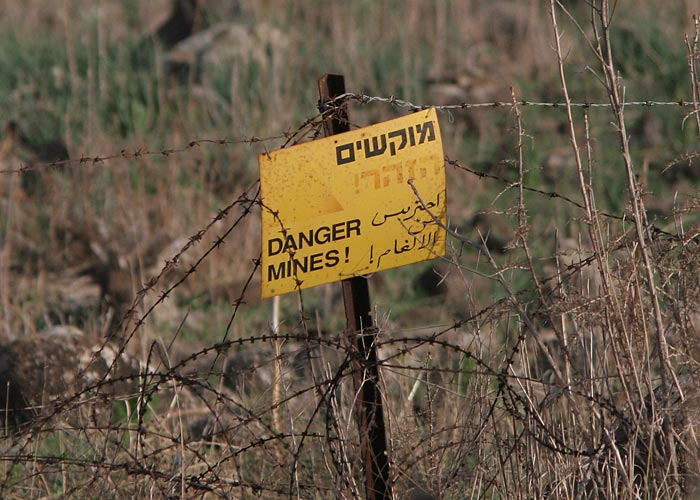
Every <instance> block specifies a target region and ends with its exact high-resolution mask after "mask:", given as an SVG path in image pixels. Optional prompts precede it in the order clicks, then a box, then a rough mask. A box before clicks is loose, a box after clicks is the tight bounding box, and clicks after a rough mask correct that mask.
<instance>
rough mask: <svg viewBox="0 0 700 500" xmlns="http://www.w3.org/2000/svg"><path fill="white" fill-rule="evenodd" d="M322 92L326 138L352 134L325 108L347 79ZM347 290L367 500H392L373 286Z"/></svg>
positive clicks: (323, 86) (339, 113) (360, 283)
mask: <svg viewBox="0 0 700 500" xmlns="http://www.w3.org/2000/svg"><path fill="white" fill-rule="evenodd" d="M318 90H319V96H320V102H319V109H320V111H321V112H323V113H326V112H327V113H328V115H327V116H326V117H325V119H324V122H323V126H324V129H325V135H326V136H330V135H334V134H339V133H342V132H347V131H348V130H350V127H349V123H348V114H347V109H346V107H345V106H340V107H338V108H326V107H325V103H327V102H328V101H330V100H332V99H334V98H336V97H338V96H340V95H342V94H344V93H345V78H344V77H343V76H342V75H325V76H323V77H322V78H321V79H320V80H319V81H318ZM330 111H333V112H332V113H331V112H330ZM329 175H332V173H329ZM342 286H343V301H344V303H345V317H346V319H347V325H348V338H349V340H350V343H351V345H352V347H353V350H354V351H355V353H356V359H355V360H354V362H353V374H354V377H353V381H354V385H355V391H356V393H357V406H356V416H357V420H358V427H359V432H360V447H361V454H362V463H363V466H364V469H365V478H366V481H365V491H366V495H367V499H368V500H391V498H392V495H391V483H390V479H389V456H388V453H387V443H386V429H385V427H384V410H383V406H382V395H381V393H380V391H379V369H378V366H377V349H376V344H375V340H376V336H377V328H376V326H375V325H374V322H373V320H372V315H371V310H372V306H371V303H370V299H369V286H368V284H367V280H366V279H365V278H362V277H358V278H350V279H347V280H343V281H342Z"/></svg>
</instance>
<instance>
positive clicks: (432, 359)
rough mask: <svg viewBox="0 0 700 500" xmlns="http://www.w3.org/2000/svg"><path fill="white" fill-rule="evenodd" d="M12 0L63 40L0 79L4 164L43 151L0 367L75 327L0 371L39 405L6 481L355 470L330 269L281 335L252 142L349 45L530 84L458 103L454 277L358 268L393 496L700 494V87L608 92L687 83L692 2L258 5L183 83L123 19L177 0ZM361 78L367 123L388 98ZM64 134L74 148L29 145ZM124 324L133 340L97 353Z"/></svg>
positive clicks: (438, 74) (107, 489)
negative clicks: (376, 357)
mask: <svg viewBox="0 0 700 500" xmlns="http://www.w3.org/2000/svg"><path fill="white" fill-rule="evenodd" d="M6 3H7V5H6V10H5V15H4V16H3V18H2V20H0V28H1V29H2V30H3V31H6V32H10V31H11V32H12V33H13V36H15V37H16V38H17V39H18V40H19V41H20V42H21V43H20V44H19V45H12V44H11V43H10V42H7V43H8V47H14V48H15V50H19V49H17V48H16V47H18V46H19V47H21V46H22V44H30V43H31V41H32V39H33V37H34V35H35V34H36V33H41V34H42V35H45V36H46V37H47V39H48V40H50V41H51V42H52V43H55V44H58V46H59V47H60V49H59V50H58V51H57V52H55V54H62V55H61V57H62V58H61V59H60V60H57V61H54V62H53V63H52V64H53V66H51V65H49V66H50V67H47V68H46V71H45V74H41V75H37V74H32V73H31V72H30V71H29V70H27V71H25V73H22V74H23V75H24V76H26V77H27V80H26V81H22V82H18V83H16V85H14V87H12V94H11V95H10V96H9V97H6V98H5V99H4V100H1V101H0V102H1V103H3V104H2V106H3V110H2V111H3V113H6V114H7V116H8V120H9V119H12V120H15V121H17V123H18V124H19V125H20V128H21V130H22V132H23V133H24V134H25V135H26V136H28V137H25V139H24V140H20V141H18V142H15V143H13V144H11V145H10V146H11V147H9V149H7V148H5V147H4V146H0V151H2V155H3V156H2V158H0V170H18V169H21V167H22V165H28V166H29V168H28V169H27V170H28V171H23V172H22V173H20V174H7V173H3V174H0V228H1V230H2V232H1V233H0V242H2V248H0V252H1V253H0V329H1V331H2V338H3V342H1V343H0V344H1V345H0V374H2V373H3V372H4V371H5V370H6V369H7V367H10V366H15V365H21V364H22V362H23V361H22V360H21V359H19V357H18V359H17V360H13V362H12V363H10V362H9V361H8V359H7V356H8V355H11V353H15V352H20V351H21V352H24V351H22V349H20V347H21V346H27V345H35V344H32V342H39V343H43V344H42V345H43V347H45V348H47V349H49V350H51V348H50V346H51V345H53V344H52V342H55V341H56V337H50V339H47V337H45V336H46V335H52V334H51V333H50V332H48V331H46V328H47V327H49V326H52V325H56V324H61V325H66V324H68V325H76V326H79V327H80V328H81V329H82V330H84V331H85V337H86V338H85V339H84V341H82V340H81V342H83V343H82V344H81V345H83V346H87V351H85V352H86V354H85V353H84V354H83V355H81V356H78V358H80V359H77V360H75V361H71V363H72V364H73V365H76V366H70V367H66V366H65V365H64V364H62V363H61V362H58V361H56V360H54V361H55V362H49V361H50V359H49V358H50V357H48V356H47V357H46V362H45V361H44V358H43V357H42V358H41V359H31V357H29V359H30V360H31V363H26V364H25V365H24V366H25V368H26V369H31V370H32V374H33V375H34V376H33V377H31V378H30V377H26V381H25V382H26V383H25V384H24V385H22V382H21V380H22V378H21V377H20V378H19V379H18V378H16V375H15V379H14V381H13V384H12V387H10V392H9V393H8V392H7V391H5V395H6V396H7V397H6V402H5V405H4V406H5V409H6V410H18V407H19V406H21V405H22V401H24V403H25V404H28V405H31V406H32V408H31V411H30V414H31V418H29V419H28V420H25V419H24V417H25V415H26V414H23V419H19V420H20V421H15V420H14V419H13V418H12V415H14V413H12V412H10V411H3V412H0V414H1V415H3V416H4V417H5V433H4V437H3V438H2V439H0V497H3V498H95V497H105V498H142V497H148V498H259V497H262V498H284V497H286V498H293V497H296V498H362V497H363V496H364V483H363V481H364V478H363V468H362V464H361V463H359V459H358V457H359V450H358V447H359V442H360V440H359V437H358V435H357V432H358V431H357V423H356V421H355V415H354V412H353V407H354V402H355V394H354V390H353V385H352V373H351V367H352V366H353V364H352V363H351V360H352V358H353V355H354V354H353V352H352V350H351V349H350V348H349V347H348V344H347V342H346V339H345V338H344V332H343V319H342V317H341V315H340V311H341V310H342V305H341V304H340V298H339V296H338V291H337V289H336V288H337V287H336V286H332V285H329V286H324V287H319V288H318V289H315V290H309V291H304V292H303V293H301V294H299V295H290V296H286V297H284V298H283V299H282V308H281V317H282V322H281V326H280V330H279V335H278V336H277V337H276V338H274V337H275V336H274V335H272V329H271V327H270V325H269V316H270V315H269V311H268V309H269V304H268V303H266V302H260V301H259V299H258V294H259V291H258V286H259V285H258V282H259V277H258V272H256V266H255V261H256V260H257V258H258V255H259V247H260V241H259V238H260V235H259V233H260V227H259V224H260V223H259V210H260V209H259V207H258V204H259V200H258V198H257V182H256V178H257V170H256V169H257V166H256V156H255V155H256V153H258V152H262V151H265V150H269V149H274V148H277V147H279V146H281V145H282V144H284V143H285V142H293V141H294V140H308V139H310V138H312V137H313V136H314V135H315V134H318V133H319V123H320V122H319V121H318V116H315V106H316V99H317V97H316V95H315V92H316V90H315V88H316V87H315V81H316V78H317V77H319V76H320V74H321V73H323V72H327V71H328V72H330V71H338V72H343V73H345V74H346V75H347V76H348V79H347V86H348V88H349V89H350V90H353V91H357V92H364V93H366V94H368V95H383V96H387V95H390V94H395V95H397V96H398V97H401V98H405V99H408V100H410V101H414V102H418V103H423V102H427V103H429V104H446V103H455V102H460V101H467V102H480V101H493V100H498V101H504V102H508V103H512V104H513V105H512V106H508V107H506V106H500V107H492V108H480V109H476V108H472V109H465V110H454V111H450V112H449V113H448V112H442V114H441V118H440V119H441V127H442V129H443V133H444V142H445V144H446V154H447V156H448V158H449V159H450V161H449V162H448V179H449V187H448V195H449V203H450V207H449V212H450V228H451V229H455V231H456V233H457V234H453V235H452V236H451V237H450V240H449V244H450V251H449V255H448V257H447V258H446V259H444V260H443V261H442V262H440V263H439V265H436V266H435V269H434V271H436V272H439V273H441V274H442V275H445V279H444V283H445V284H444V285H442V286H443V288H442V289H441V288H439V287H437V286H436V285H435V283H434V281H435V280H430V279H428V278H426V276H427V277H431V276H432V274H431V273H432V271H431V269H428V267H427V266H422V267H421V266H417V267H416V268H415V269H419V270H420V271H421V272H423V271H426V274H423V275H422V276H423V280H419V279H418V278H417V276H416V275H417V274H418V271H416V270H414V269H402V270H397V271H392V272H387V273H384V274H383V275H382V276H374V277H372V278H371V283H372V289H373V295H374V299H375V303H376V306H375V307H376V309H375V311H374V316H375V317H376V318H377V322H378V324H379V326H380V336H379V345H378V348H379V353H380V357H381V372H382V386H383V391H384V397H385V403H386V419H387V422H388V429H389V431H388V432H389V434H388V438H389V442H390V457H389V458H390V462H391V477H392V481H393V488H394V492H395V496H396V498H407V497H409V496H410V495H418V492H423V493H426V494H427V493H430V494H431V495H433V496H434V497H435V498H442V499H462V498H517V499H526V498H551V499H554V498H571V499H581V498H591V499H593V498H600V499H602V498H630V499H632V498H645V499H646V498H649V499H651V498H700V490H699V488H700V486H699V483H700V481H699V480H698V474H700V470H699V468H698V451H697V441H696V432H697V422H696V420H697V417H696V414H697V401H696V393H697V363H698V356H699V355H700V354H699V351H698V348H697V339H698V328H700V306H699V305H698V304H700V281H699V280H698V276H699V274H698V272H699V271H700V258H699V257H698V256H699V255H700V252H698V248H697V247H698V245H699V244H700V239H699V238H700V230H699V229H698V227H699V226H698V225H697V224H698V221H699V220H700V218H699V217H698V212H697V209H698V207H699V206H700V203H699V200H700V198H699V197H698V188H697V179H698V177H697V172H696V170H697V161H696V160H697V158H696V157H697V139H698V137H700V131H699V130H698V127H700V122H698V121H697V120H696V118H697V116H698V114H697V109H698V108H697V106H695V107H693V106H683V107H681V106H676V107H672V106H663V107H662V106H656V107H645V108H641V107H628V108H624V109H622V108H620V107H619V104H620V102H623V101H625V100H629V99H627V98H626V97H625V92H629V93H630V94H633V98H635V99H636V98H639V99H644V100H646V99H650V100H658V101H675V100H678V99H681V98H682V99H685V100H691V97H692V96H693V95H695V97H696V98H697V92H696V93H695V94H693V93H692V92H691V89H692V85H691V83H690V82H695V85H696V86H697V82H698V75H697V72H696V69H695V68H697V62H698V54H699V52H700V49H699V48H698V42H697V40H698V34H697V31H696V30H697V24H694V23H693V22H692V18H691V15H690V14H691V13H693V12H699V11H700V6H699V5H697V4H696V2H694V1H690V0H688V1H686V2H677V3H675V4H673V5H672V6H667V5H665V4H664V8H659V4H658V2H651V1H649V2H642V3H641V4H636V3H635V4H634V6H633V5H632V3H631V2H625V1H620V2H618V3H617V4H616V5H617V7H616V9H617V10H616V13H615V15H614V16H613V17H612V19H613V21H612V24H611V25H610V31H609V32H608V31H606V30H607V29H608V26H607V24H606V22H607V21H606V20H607V19H608V17H607V16H605V15H603V16H602V17H601V16H600V15H599V12H598V9H600V10H604V9H605V8H607V7H609V5H608V2H607V0H602V1H599V2H594V3H595V8H594V9H592V10H591V8H590V7H587V5H586V4H585V2H569V3H571V5H570V6H569V8H571V9H572V10H571V18H569V17H568V15H567V13H566V11H565V10H564V9H563V8H562V6H561V5H559V4H558V3H557V2H553V3H552V5H551V10H550V7H549V6H543V5H542V4H541V2H537V1H534V0H533V1H529V2H515V1H513V2H502V3H498V4H493V5H492V4H491V3H486V2H477V1H474V0H464V1H455V2H438V3H429V2H422V1H419V0H408V1H405V2H398V1H397V2H392V1H386V2H370V1H366V2H364V1H363V2H357V3H353V4H352V5H350V4H351V3H350V2H346V3H335V2H332V3H328V4H326V3H324V4H323V5H319V4H318V2H313V1H311V0H308V1H307V0H303V1H299V2H285V1H278V0H269V1H261V2H252V1H251V2H241V3H242V9H243V12H244V17H243V18H240V19H237V20H236V21H235V23H236V25H235V29H233V28H232V29H230V30H228V31H226V34H225V35H222V36H223V38H222V40H224V42H222V43H221V44H220V45H219V46H218V47H216V48H215V49H213V50H212V51H211V52H210V53H209V55H208V56H205V57H204V58H203V59H202V60H201V61H200V62H201V65H202V66H201V68H202V71H201V73H198V74H195V73H194V72H191V73H190V74H188V75H187V76H186V78H185V81H182V80H178V79H177V78H175V77H173V76H168V75H167V74H166V72H165V71H164V70H160V69H157V68H158V67H155V68H150V69H148V70H145V71H144V72H139V71H140V70H139V71H137V70H138V67H131V66H130V63H129V62H128V60H127V58H126V56H125V54H126V53H125V52H119V50H117V48H115V47H116V46H117V44H122V46H125V47H132V46H134V45H136V43H137V42H138V40H139V37H140V34H141V33H144V32H145V31H146V30H147V29H148V27H149V26H151V24H152V23H155V22H156V17H157V16H162V14H163V10H162V8H161V4H163V5H164V4H166V3H167V2H152V3H149V4H148V5H147V6H145V4H144V5H143V6H142V5H140V3H134V4H133V5H136V4H138V5H139V8H137V9H130V8H129V6H130V5H131V4H130V3H129V2H116V1H107V0H103V1H102V2H98V3H94V2H82V1H78V0H67V1H66V2H63V3H61V5H60V6H59V7H56V8H49V2H47V1H42V0H26V1H25V2H21V5H20V3H18V2H6ZM202 3H203V5H204V6H205V10H204V12H205V13H206V14H207V15H208V16H210V17H209V18H208V19H209V22H212V23H213V22H217V21H220V20H227V19H229V18H228V17H227V16H230V15H231V12H230V11H229V10H227V7H223V6H221V5H220V4H218V3H217V2H207V1H206V0H204V1H203V2H202ZM50 5H51V6H52V7H54V5H53V3H50ZM567 5H568V3H567ZM131 12H133V13H135V14H134V15H133V16H132V18H129V13H131ZM622 13H624V14H625V15H624V16H623V15H622ZM591 16H592V19H593V21H592V22H591ZM368 20H369V21H368ZM577 23H578V25H579V26H577ZM694 30H695V31H694ZM640 32H643V33H646V34H647V35H648V36H635V33H637V34H639V33H640ZM680 33H687V34H688V39H687V42H684V40H683V36H682V34H680ZM557 40H559V44H557V43H556V41H557ZM684 43H686V44H687V47H686V46H685V45H684ZM673 44H675V45H673ZM608 47H611V53H608V52H607V48H608ZM686 51H687V53H686ZM86 54H87V55H86ZM678 54H681V56H680V59H681V61H680V62H679V61H677V60H675V59H673V58H674V57H676V59H677V56H678ZM18 57H19V56H18ZM159 57H161V55H159ZM25 60H26V61H27V64H30V63H31V58H30V57H29V56H27V57H26V58H25ZM0 62H1V60H0ZM689 62H690V63H691V64H689ZM667 63H668V64H667ZM120 64H123V65H124V66H125V67H128V68H131V70H132V72H131V73H130V74H125V72H124V71H120V70H119V69H118V68H119V65H120ZM587 67H588V68H589V69H586V68H587ZM115 68H116V69H115ZM678 68H680V70H678ZM18 72H19V68H18ZM39 76H43V77H45V78H46V79H49V80H50V83H51V85H50V86H45V85H42V81H41V79H40V78H39ZM672 77H677V78H679V79H682V80H678V81H674V80H673V79H672ZM129 82H132V83H133V82H139V85H140V86H139V87H133V88H132V87H129ZM222 82H223V83H222ZM0 85H5V84H4V83H3V81H2V80H0ZM47 89H52V91H53V92H55V93H56V94H55V95H51V94H48V93H47V92H48V91H49V90H47ZM686 89H688V90H687V91H686ZM140 92H142V93H140ZM521 99H527V100H529V101H538V100H541V101H553V102H558V103H559V104H560V105H559V106H558V107H556V108H547V109H544V110H543V109H540V108H536V107H533V106H523V105H521V104H519V102H520V100H521ZM570 101H573V102H579V103H580V102H586V101H597V102H610V103H611V107H610V108H592V109H586V110H581V109H579V108H571V109H570V108H569V107H568V106H567V105H568V104H569V103H570ZM349 105H350V106H351V107H352V109H351V117H352V121H353V124H356V125H360V124H363V125H364V124H368V123H371V122H372V121H375V120H380V119H384V118H389V117H391V116H394V115H396V114H397V113H402V112H403V110H401V109H398V108H396V107H392V106H388V105H384V104H380V103H373V104H364V105H361V104H358V103H357V102H356V101H350V102H349ZM567 111H568V112H567ZM56 117H58V118H56ZM309 117H311V118H312V120H311V121H310V122H306V125H304V126H302V125H301V124H302V123H305V121H306V120H307V118H309ZM44 119H45V120H46V121H45V122H44V121H43V120H44ZM56 123H59V125H56ZM611 123H612V125H611ZM297 127H301V128H300V129H299V130H297ZM50 132H56V133H57V136H56V137H55V138H57V139H60V140H61V141H62V142H64V143H65V144H66V146H67V147H68V151H69V153H70V156H71V158H72V159H73V161H71V162H68V163H67V164H65V165H62V166H61V167H60V168H54V167H52V166H51V165H49V164H46V163H42V160H41V159H37V158H38V156H37V155H39V154H40V153H39V152H38V147H37V142H46V141H45V139H46V137H45V136H42V134H49V133H50ZM293 134H295V135H293ZM49 135H50V134H49ZM251 136H255V137H258V138H270V137H274V138H272V139H262V140H255V141H253V142H252V143H251V142H250V141H241V140H240V139H241V138H244V137H248V138H250V137H251ZM39 139H42V140H41V141H39ZM202 139H205V140H208V139H212V140H213V142H206V141H204V142H197V143H196V144H195V145H192V146H189V144H190V142H191V141H199V140H202ZM222 139H223V140H222ZM3 144H5V143H3ZM175 150H177V151H175ZM162 151H165V152H166V154H163V153H162ZM112 155H114V156H115V157H114V158H112V157H111V156H112ZM107 156H109V157H110V158H109V159H100V160H99V161H94V159H95V158H102V157H107ZM81 157H83V158H85V159H86V161H79V159H80V158H81ZM678 158H685V160H681V161H679V160H678ZM54 159H55V158H54ZM44 161H46V160H44ZM667 166H670V168H668V169H667V170H665V171H664V169H665V168H666V167H667ZM23 170H24V169H23ZM32 172H34V173H36V172H40V173H41V175H40V176H38V179H39V180H38V182H39V183H40V184H39V187H40V190H39V191H34V192H31V191H30V190H28V189H27V179H33V177H31V175H32V174H31V173H32ZM431 281H432V282H433V283H432V284H429V283H430V282H431ZM426 283H428V284H426ZM125 314H126V319H125V321H123V322H122V321H121V320H122V318H123V317H124V315H125ZM53 332H54V333H55V330H53ZM42 336H44V337H42ZM81 338H82V337H81ZM25 339H28V340H25ZM42 339H44V340H42ZM11 340H17V343H15V344H11V343H10V341H11ZM8 346H12V347H11V348H10V347H8ZM17 346H20V347H17ZM25 350H26V349H25ZM122 350H123V352H124V354H125V355H129V356H130V358H129V359H131V360H132V361H133V364H132V365H130V369H129V370H125V371H119V372H118V374H117V371H116V370H115V369H105V366H103V365H104V363H107V364H109V361H110V360H111V359H112V357H113V356H114V353H118V352H120V351H122ZM53 352H54V353H59V354H60V352H61V350H60V349H54V350H53ZM81 352H82V351H81ZM8 353H10V354H8ZM62 357H67V356H62ZM63 361H64V362H65V360H63ZM86 367H87V368H89V369H85V370H83V371H82V372H81V374H82V375H81V376H82V378H78V379H75V380H79V383H78V382H76V383H75V385H71V384H70V383H69V384H68V385H71V388H70V389H69V390H67V391H66V390H65V387H63V385H65V384H64V382H65V380H69V382H70V381H71V380H74V379H72V378H70V377H68V378H65V377H66V373H71V374H72V371H71V370H75V369H77V368H80V369H84V368H86ZM116 367H117V365H115V366H114V367H112V368H116ZM17 370H20V369H19V368H18V369H17ZM280 371H281V374H280ZM96 373H97V374H96ZM86 374H88V375H89V376H87V375H86ZM18 380H19V381H18ZM41 380H45V381H47V383H40V381H41ZM275 380H278V381H279V383H277V384H276V383H275ZM48 381H52V382H56V381H58V382H60V383H48ZM30 382H31V383H30ZM62 384H63V385H62ZM13 387H14V389H13ZM37 388H38V389H37ZM13 390H23V391H31V392H32V394H31V396H30V395H28V394H29V393H28V392H27V393H26V394H25V399H24V400H20V402H19V403H17V401H15V400H14V399H13V398H14V394H16V393H14V392H12V391H13ZM0 393H2V391H0Z"/></svg>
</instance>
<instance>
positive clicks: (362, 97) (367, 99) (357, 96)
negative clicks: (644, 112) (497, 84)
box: [326, 92, 699, 111]
mask: <svg viewBox="0 0 700 500" xmlns="http://www.w3.org/2000/svg"><path fill="white" fill-rule="evenodd" d="M347 101H357V102H359V103H361V104H370V103H374V102H379V103H384V104H390V105H392V106H396V107H398V108H404V109H410V110H412V111H420V110H423V109H437V110H443V111H451V110H458V109H473V108H509V107H513V106H532V107H544V108H562V109H564V108H566V103H564V102H560V101H552V102H545V101H528V100H516V101H490V102H459V103H455V104H416V103H413V102H410V101H407V100H405V99H401V98H399V97H396V96H393V95H391V96H388V97H382V96H371V95H367V94H362V93H355V92H346V93H345V94H341V95H339V96H338V97H336V98H334V99H332V100H330V101H328V102H327V103H326V105H329V106H339V105H342V104H343V103H345V102H347ZM698 105H699V103H697V102H694V101H692V100H691V101H686V100H684V99H681V100H679V101H654V100H645V101H628V102H625V103H623V107H654V106H673V107H694V108H697V107H698ZM571 106H573V107H575V108H583V109H591V108H610V107H611V106H612V105H611V104H610V103H609V102H572V103H571Z"/></svg>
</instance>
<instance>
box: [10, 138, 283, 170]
mask: <svg viewBox="0 0 700 500" xmlns="http://www.w3.org/2000/svg"><path fill="white" fill-rule="evenodd" d="M295 134H296V132H294V133H291V132H285V133H282V134H278V135H273V136H269V137H256V136H251V137H243V138H240V139H227V138H222V139H195V140H192V141H189V142H187V143H186V144H185V145H184V146H175V147H171V148H164V149H148V148H145V147H144V148H134V149H126V148H124V149H121V150H120V151H119V152H118V153H110V154H106V155H95V156H89V155H81V156H80V158H70V159H66V160H56V161H50V162H32V163H26V162H21V163H20V164H19V167H17V168H4V169H0V174H22V173H24V172H28V171H30V170H38V169H49V168H60V167H64V166H68V165H86V166H95V165H98V164H101V163H104V162H107V161H110V160H117V159H126V160H137V159H140V158H147V157H165V158H167V157H169V156H171V155H175V154H180V153H185V152H187V151H191V150H193V149H195V148H197V147H199V146H202V145H216V146H230V145H238V144H250V145H253V144H258V143H265V142H270V141H274V140H282V139H286V140H289V139H290V138H291V137H294V135H295Z"/></svg>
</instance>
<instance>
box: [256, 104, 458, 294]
mask: <svg viewBox="0 0 700 500" xmlns="http://www.w3.org/2000/svg"><path fill="white" fill-rule="evenodd" d="M259 161H260V181H261V189H262V201H263V205H264V208H263V213H262V233H263V234H262V240H263V248H262V273H263V276H262V296H263V297H271V296H273V295H279V294H282V293H287V292H291V291H294V290H297V289H302V288H309V287H312V286H316V285H321V284H323V283H329V282H333V281H339V280H342V279H346V278H350V277H353V276H360V275H363V274H369V273H373V272H376V271H381V270H384V269H390V268H393V267H398V266H403V265H406V264H412V263H415V262H420V261H423V260H428V259H432V258H434V257H437V256H441V255H444V254H445V238H446V235H445V231H444V230H443V229H442V228H441V227H440V225H438V224H437V223H436V219H437V220H439V221H441V222H442V224H443V225H444V224H445V219H446V213H447V211H446V203H445V201H446V200H445V162H444V154H443V149H442V138H441V136H440V127H439V124H438V120H437V114H436V112H435V110H434V109H430V110H425V111H420V112H417V113H413V114H411V115H408V116H404V117H401V118H397V119H395V120H390V121H387V122H383V123H379V124H377V125H373V126H371V127H366V128H362V129H358V130H354V131H351V132H346V133H344V134H338V135H334V136H331V137H328V138H325V139H320V140H317V141H314V142H310V143H306V144H300V145H297V146H293V147H291V148H287V149H281V150H278V151H274V152H272V153H269V154H262V155H260V158H259ZM409 181H410V183H409ZM411 184H412V186H413V187H415V188H416V190H417V191H418V193H419V195H420V199H419V197H417V196H416V194H415V192H414V190H413V188H412V186H411Z"/></svg>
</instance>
